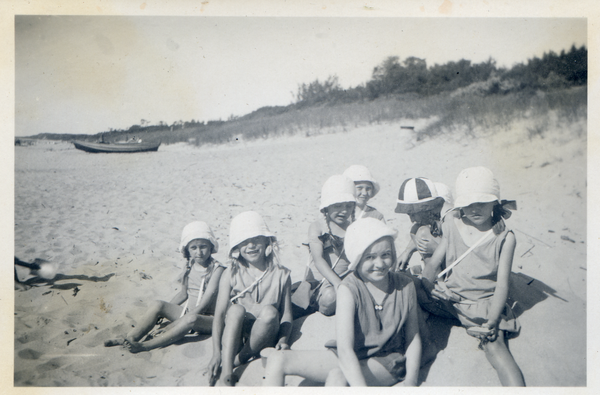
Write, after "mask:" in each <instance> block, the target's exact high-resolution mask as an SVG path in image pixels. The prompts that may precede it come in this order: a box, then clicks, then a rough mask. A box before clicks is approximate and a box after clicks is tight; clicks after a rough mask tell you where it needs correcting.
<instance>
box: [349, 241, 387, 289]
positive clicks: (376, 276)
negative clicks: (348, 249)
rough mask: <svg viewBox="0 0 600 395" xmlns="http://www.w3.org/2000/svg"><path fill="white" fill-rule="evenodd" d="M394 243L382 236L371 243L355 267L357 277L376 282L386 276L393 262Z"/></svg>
mask: <svg viewBox="0 0 600 395" xmlns="http://www.w3.org/2000/svg"><path fill="white" fill-rule="evenodd" d="M393 249H394V244H393V242H392V240H391V238H389V237H384V238H382V239H379V240H377V241H376V242H375V243H373V244H371V246H370V247H369V248H367V250H366V251H365V253H364V254H363V256H362V258H361V260H360V262H359V263H358V265H357V267H356V271H357V273H358V275H359V277H360V278H361V279H362V280H363V281H365V282H371V283H376V282H379V281H382V280H384V279H385V278H386V276H387V275H388V273H389V272H390V268H391V267H392V265H393V264H394V250H393Z"/></svg>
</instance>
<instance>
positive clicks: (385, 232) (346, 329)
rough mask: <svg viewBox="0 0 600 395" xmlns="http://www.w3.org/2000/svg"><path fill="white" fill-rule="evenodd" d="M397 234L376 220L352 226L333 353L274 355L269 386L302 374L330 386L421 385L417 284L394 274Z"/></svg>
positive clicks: (267, 377) (270, 360)
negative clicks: (419, 382)
mask: <svg viewBox="0 0 600 395" xmlns="http://www.w3.org/2000/svg"><path fill="white" fill-rule="evenodd" d="M395 237H396V232H395V231H394V230H392V229H390V228H388V227H387V226H386V225H385V224H384V223H383V222H381V221H379V220H376V219H374V218H364V219H359V220H357V221H356V222H355V223H353V224H352V225H350V226H349V227H348V230H347V232H346V238H345V240H344V245H345V246H346V254H347V256H348V259H349V260H350V269H351V270H353V272H352V273H351V274H349V275H348V276H347V277H345V278H344V280H343V281H342V283H341V285H340V286H339V287H338V301H337V311H336V315H335V319H336V342H328V343H327V344H326V347H328V348H329V350H322V351H275V352H272V353H271V354H270V355H269V356H268V358H267V366H266V368H265V383H264V384H265V385H267V386H272V385H281V386H282V385H283V384H284V380H285V376H286V375H299V376H302V377H306V378H308V379H310V380H312V381H317V382H325V384H326V385H332V386H343V385H348V384H349V385H351V386H365V385H369V386H375V385H377V386H391V385H394V384H396V383H397V382H399V381H403V384H404V385H405V386H414V385H417V380H418V375H419V365H420V358H421V338H420V336H419V331H418V317H417V309H418V304H417V298H416V293H415V286H414V284H413V282H412V281H411V280H410V279H409V278H408V277H407V276H405V275H404V274H401V273H397V272H394V271H393V270H392V265H393V264H394V262H395V259H396V252H395V249H394V238H395Z"/></svg>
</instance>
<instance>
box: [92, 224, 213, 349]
mask: <svg viewBox="0 0 600 395" xmlns="http://www.w3.org/2000/svg"><path fill="white" fill-rule="evenodd" d="M218 249H219V243H218V242H217V239H216V238H215V235H214V234H213V232H212V230H211V228H210V226H208V224H207V223H206V222H201V221H196V222H192V223H189V224H187V225H186V226H185V227H184V228H183V232H182V234H181V243H180V245H179V250H180V251H181V253H182V254H183V257H184V258H185V259H186V265H185V268H184V272H183V276H182V280H181V283H182V284H181V291H179V293H178V294H177V295H175V297H173V299H172V300H171V301H170V302H165V301H162V300H157V301H155V302H153V303H152V304H151V305H150V307H149V308H148V311H147V312H146V314H145V315H144V316H143V317H142V318H141V319H140V320H139V321H138V323H137V326H136V327H135V328H134V329H132V330H131V331H130V332H129V333H128V334H127V335H126V336H125V339H124V340H119V339H116V340H108V341H106V342H105V343H104V344H105V346H113V345H118V344H124V346H125V347H126V348H127V349H128V350H129V351H131V352H132V353H136V352H140V351H149V350H152V349H154V348H158V347H164V346H167V345H169V344H172V343H174V342H176V341H178V340H180V339H182V338H183V337H184V336H185V335H186V334H187V333H189V332H190V331H191V330H194V331H195V332H197V333H200V334H210V332H211V329H212V321H213V317H212V314H213V313H214V311H215V303H216V300H217V297H216V295H217V290H218V285H219V280H220V278H221V274H222V273H223V271H224V270H225V267H224V266H222V265H221V264H220V263H219V262H217V261H216V260H215V259H213V258H212V256H211V255H212V254H214V253H215V252H217V251H218ZM182 305H183V306H182ZM161 318H166V319H167V320H169V321H171V324H169V325H168V326H167V327H166V329H165V330H164V331H163V332H162V333H160V334H159V335H158V336H157V335H155V336H154V337H152V338H151V340H147V341H143V342H141V341H140V340H141V339H142V338H143V337H144V336H146V335H147V334H148V333H149V332H150V331H151V330H152V329H153V328H154V326H155V324H156V322H157V320H158V319H161Z"/></svg>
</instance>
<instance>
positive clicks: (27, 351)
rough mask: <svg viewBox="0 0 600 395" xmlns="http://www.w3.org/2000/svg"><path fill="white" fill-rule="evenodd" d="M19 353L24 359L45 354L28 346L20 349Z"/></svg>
mask: <svg viewBox="0 0 600 395" xmlns="http://www.w3.org/2000/svg"><path fill="white" fill-rule="evenodd" d="M18 355H19V358H23V359H38V358H39V357H41V356H42V355H43V354H42V353H41V352H38V351H35V350H32V349H30V348H26V349H24V350H21V351H19V353H18Z"/></svg>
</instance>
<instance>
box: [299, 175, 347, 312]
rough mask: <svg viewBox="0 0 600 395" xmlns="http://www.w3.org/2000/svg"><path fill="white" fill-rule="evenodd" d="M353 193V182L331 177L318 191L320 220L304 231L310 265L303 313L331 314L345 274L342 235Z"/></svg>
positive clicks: (344, 231) (344, 230) (339, 176)
mask: <svg viewBox="0 0 600 395" xmlns="http://www.w3.org/2000/svg"><path fill="white" fill-rule="evenodd" d="M354 193H355V187H354V182H353V181H352V180H350V179H349V178H347V177H346V176H342V175H335V176H331V177H330V178H329V179H328V180H327V181H326V182H325V184H324V185H323V188H322V190H321V205H320V210H321V213H322V215H323V216H322V217H320V218H319V219H318V220H317V221H315V222H313V223H312V224H311V225H310V227H309V229H308V247H309V249H310V257H311V261H310V263H309V267H308V269H307V273H306V281H307V282H308V283H309V284H310V288H311V289H310V305H309V307H308V309H307V312H314V311H316V310H318V311H320V312H321V314H323V315H325V316H331V315H333V314H335V300H336V293H335V290H336V288H337V286H338V285H339V284H340V283H341V282H342V278H343V277H344V276H345V275H346V274H347V273H348V258H346V254H345V253H344V235H345V234H346V228H348V225H350V224H351V223H352V222H353V221H354V206H355V204H356V199H355V196H354ZM301 307H303V308H306V306H301Z"/></svg>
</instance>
